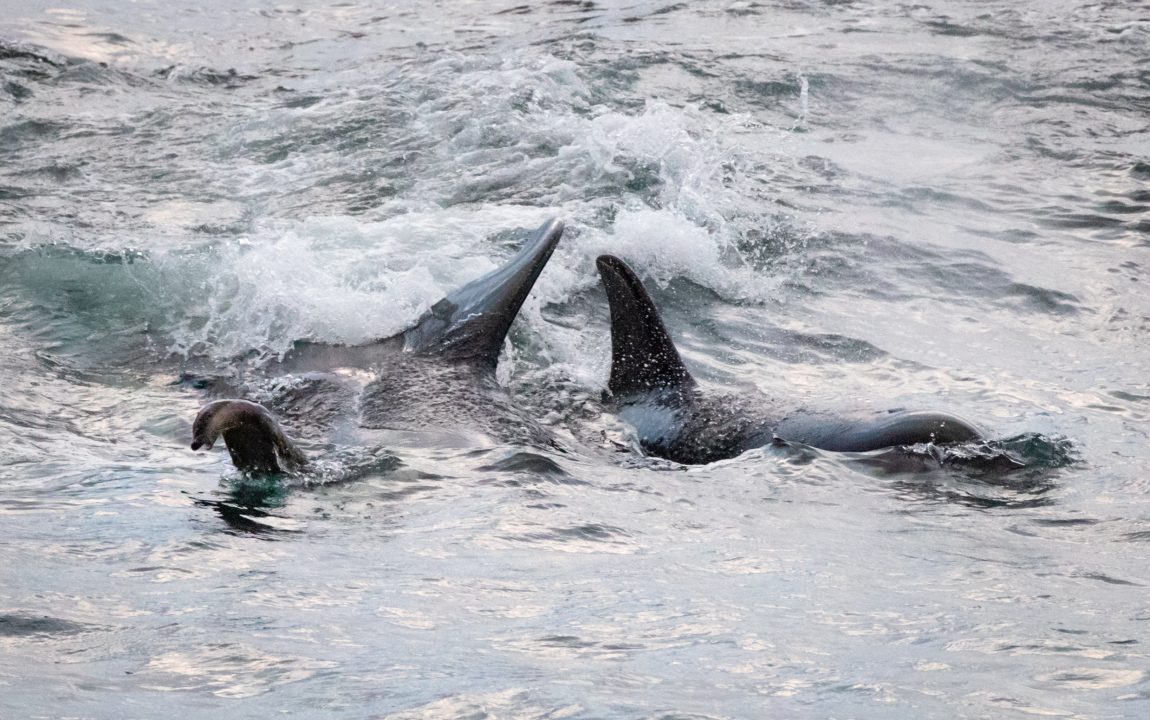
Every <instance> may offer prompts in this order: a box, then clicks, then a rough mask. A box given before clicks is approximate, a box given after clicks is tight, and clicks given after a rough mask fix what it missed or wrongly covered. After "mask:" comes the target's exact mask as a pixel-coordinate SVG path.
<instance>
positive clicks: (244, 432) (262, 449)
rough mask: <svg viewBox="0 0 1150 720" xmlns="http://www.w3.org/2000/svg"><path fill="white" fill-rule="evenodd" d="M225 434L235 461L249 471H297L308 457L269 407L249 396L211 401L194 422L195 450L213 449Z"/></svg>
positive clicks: (303, 465)
mask: <svg viewBox="0 0 1150 720" xmlns="http://www.w3.org/2000/svg"><path fill="white" fill-rule="evenodd" d="M221 436H223V438H224V444H226V445H227V448H228V453H229V454H230V455H231V456H232V463H234V464H235V466H236V467H237V468H239V469H240V470H241V471H243V472H247V473H285V472H288V473H290V472H298V471H299V470H301V469H303V468H304V467H305V466H306V465H307V457H306V456H305V455H304V454H303V452H302V451H301V450H300V449H299V448H298V447H296V445H295V443H293V442H292V441H291V439H290V438H288V436H287V435H285V434H284V431H283V430H282V429H280V426H279V423H278V422H276V419H275V417H273V416H272V414H271V413H270V412H268V410H267V408H265V407H264V406H262V405H259V404H257V403H254V402H249V401H247V400H216V401H215V402H211V403H208V404H207V405H205V406H204V407H203V408H201V409H200V412H199V413H198V414H197V415H196V419H195V421H194V422H193V423H192V450H199V449H200V448H201V447H202V448H206V449H208V450H211V449H212V446H213V445H214V444H215V442H216V440H217V439H218V438H220V437H221Z"/></svg>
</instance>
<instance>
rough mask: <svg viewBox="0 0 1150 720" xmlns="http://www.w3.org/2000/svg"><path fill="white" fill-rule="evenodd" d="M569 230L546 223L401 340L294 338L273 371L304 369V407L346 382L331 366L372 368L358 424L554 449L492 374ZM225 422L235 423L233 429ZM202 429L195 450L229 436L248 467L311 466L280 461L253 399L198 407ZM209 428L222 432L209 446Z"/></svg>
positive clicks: (280, 439)
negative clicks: (511, 331) (357, 341)
mask: <svg viewBox="0 0 1150 720" xmlns="http://www.w3.org/2000/svg"><path fill="white" fill-rule="evenodd" d="M562 234H563V224H562V223H561V222H559V221H558V220H550V221H548V222H546V223H544V224H543V225H542V226H541V227H540V228H539V229H538V230H537V231H536V233H535V235H534V236H533V237H532V238H531V239H530V240H529V241H528V242H527V243H526V244H525V245H524V247H523V248H522V249H521V250H520V251H519V253H518V254H516V256H515V257H514V258H512V259H511V260H510V261H509V262H508V263H507V264H505V265H503V266H502V267H500V268H498V269H496V270H494V271H492V272H490V273H488V274H487V275H484V276H483V277H481V278H479V279H477V280H474V281H472V282H470V283H468V284H467V285H465V286H463V287H462V288H460V289H459V290H456V291H455V292H453V293H451V294H449V295H448V296H447V297H445V298H444V299H442V300H440V301H439V302H438V303H436V304H435V305H433V306H432V307H431V309H430V310H428V311H427V312H426V313H425V314H424V315H423V316H422V317H420V319H419V320H418V321H417V322H416V323H415V324H414V325H413V326H412V327H410V328H408V329H407V330H405V331H404V332H402V333H399V334H398V335H395V336H392V337H389V338H384V339H382V340H379V341H376V342H372V343H367V344H364V345H354V346H347V345H332V344H325V343H313V342H304V341H301V342H297V343H296V344H295V346H294V347H293V348H292V349H291V350H290V351H289V352H288V353H287V354H286V355H285V356H284V357H283V359H281V360H279V361H277V362H275V363H272V364H271V365H269V366H268V368H266V369H267V370H268V371H270V372H276V373H283V374H299V373H302V374H303V375H302V377H305V378H308V379H309V381H308V383H307V392H306V393H304V396H305V399H306V400H307V401H311V400H313V399H314V398H315V397H316V395H317V394H318V393H320V392H323V387H324V386H325V385H326V386H329V387H328V389H341V388H344V387H345V386H346V381H345V380H344V379H343V378H342V377H341V376H340V375H336V374H332V372H331V371H333V370H334V369H338V368H348V369H353V370H356V371H361V372H362V371H366V372H369V373H370V374H371V377H372V379H371V380H370V381H369V382H367V384H366V385H364V386H363V387H362V390H360V391H359V392H357V393H356V396H355V397H356V399H355V403H354V404H355V407H354V408H349V410H354V411H355V414H356V421H355V422H356V425H357V426H358V427H360V428H365V429H369V430H371V429H396V430H412V431H419V432H443V433H452V434H456V435H484V436H488V437H494V438H496V439H498V440H500V441H503V442H511V443H523V444H549V443H550V436H549V435H548V433H546V431H544V430H543V429H542V428H541V427H540V426H539V425H538V424H537V423H536V422H535V421H534V419H533V418H531V417H530V415H529V414H528V413H526V412H524V411H523V410H522V409H520V408H519V407H517V406H516V405H515V404H514V403H513V402H511V399H510V397H508V395H507V393H506V391H504V390H503V388H502V387H501V386H500V385H499V384H498V383H497V382H496V380H495V369H496V364H497V362H498V359H499V353H500V350H501V349H502V347H503V343H504V340H505V338H506V336H507V332H508V330H509V329H510V328H511V323H512V322H513V321H514V319H515V316H516V315H517V314H518V312H519V308H520V307H521V306H522V305H523V302H524V301H525V300H526V299H527V295H528V294H529V293H530V292H531V288H532V287H533V286H534V284H535V280H536V279H537V278H538V277H539V273H540V272H542V270H543V267H544V266H545V265H546V264H547V261H548V259H550V257H551V254H552V253H553V252H554V250H555V247H556V245H557V244H558V242H559V239H560V238H561V237H562ZM331 394H332V395H334V396H342V395H346V393H338V392H335V393H331ZM294 399H296V400H297V401H298V398H294ZM228 403H232V405H229V404H228ZM248 406H253V407H254V408H258V409H259V410H260V411H262V412H258V411H256V410H253V409H252V408H251V407H248ZM288 412H289V414H292V415H294V416H297V420H298V421H299V422H300V424H302V425H306V424H307V422H308V420H309V418H308V417H307V412H306V410H305V411H303V412H298V411H296V410H295V409H294V408H288ZM201 418H204V419H203V420H202V421H201ZM213 418H221V419H220V420H214V421H213ZM223 419H226V420H227V421H228V422H227V423H226V431H225V429H224V428H225V424H224V423H223ZM195 427H196V428H200V429H202V430H203V431H204V432H203V434H202V435H201V434H196V436H195V441H194V442H193V444H192V449H193V450H195V449H197V448H199V447H201V446H203V447H209V448H210V447H211V441H214V440H215V438H216V437H218V436H220V435H222V436H223V438H224V442H225V443H226V444H227V446H228V450H229V452H230V453H231V456H232V460H233V462H234V463H235V465H236V467H237V468H239V469H240V470H242V471H246V472H292V471H296V470H299V469H301V468H304V467H305V466H306V459H303V454H302V453H299V451H298V449H296V452H297V453H298V454H299V458H300V459H302V460H303V461H302V462H295V461H293V462H291V463H288V462H284V461H283V459H282V458H283V457H284V456H283V451H282V448H283V447H288V446H290V447H291V448H295V446H294V444H293V443H292V442H291V440H290V439H288V438H287V436H286V435H284V434H283V432H282V430H280V429H279V426H278V424H277V423H276V422H275V419H274V418H273V417H272V416H271V414H270V413H269V412H268V411H267V410H266V409H264V408H263V407H261V406H260V405H257V404H255V403H251V402H248V401H243V400H225V401H217V402H216V403H211V404H209V405H208V406H206V407H205V408H204V409H203V410H201V411H200V414H199V415H198V416H197V419H196V426H195ZM210 430H217V431H216V432H215V434H214V435H211V438H210V440H208V437H209V435H210V432H209V431H210ZM275 460H279V462H275Z"/></svg>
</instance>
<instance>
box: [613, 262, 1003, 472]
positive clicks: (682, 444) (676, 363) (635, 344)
mask: <svg viewBox="0 0 1150 720" xmlns="http://www.w3.org/2000/svg"><path fill="white" fill-rule="evenodd" d="M596 265H597V267H598V269H599V275H600V277H601V278H602V280H603V285H604V287H605V288H606V290H607V300H608V302H609V304H610V306H611V379H610V381H609V382H608V389H609V390H610V394H611V397H612V403H613V405H614V407H615V409H616V411H617V413H618V415H619V416H620V417H621V418H622V419H623V420H625V421H627V422H629V423H630V424H631V425H633V426H634V428H635V430H636V431H637V433H638V435H639V440H640V443H641V445H642V447H643V449H644V450H645V451H646V452H648V453H650V454H652V455H656V456H659V457H663V458H667V459H669V460H674V461H676V462H681V463H685V464H698V463H708V462H714V461H716V460H722V459H724V458H729V457H734V456H736V455H739V454H741V453H743V452H746V451H747V450H751V449H753V448H756V447H762V446H764V445H767V444H769V443H770V442H772V441H773V440H774V439H775V438H780V439H783V440H788V441H793V442H800V443H803V444H805V445H810V446H812V447H816V448H819V449H823V450H833V451H845V452H866V451H870V450H879V449H882V448H889V447H897V446H903V445H914V444H917V443H928V442H930V443H936V444H944V443H959V442H967V441H971V440H978V439H981V438H982V434H981V433H980V432H979V431H978V430H977V429H976V428H975V427H974V426H973V425H971V424H970V423H969V422H967V421H965V420H962V419H960V418H957V417H955V416H953V415H947V414H945V413H938V412H905V411H892V412H886V413H877V414H874V415H872V416H869V417H860V418H840V417H835V416H831V415H824V414H817V413H814V414H810V413H803V414H796V415H792V416H784V417H782V418H775V419H770V418H768V417H766V413H765V412H764V411H763V408H762V405H761V404H756V403H754V401H750V400H748V399H746V398H744V397H741V396H739V397H735V396H714V395H705V394H703V393H702V392H701V391H700V390H699V388H698V385H697V384H696V382H695V380H694V378H692V377H691V374H690V372H688V370H687V368H686V366H685V365H684V364H683V361H682V359H681V358H680V357H679V352H678V351H677V350H676V349H675V345H674V343H673V342H672V341H671V337H670V335H668V334H667V330H666V328H665V327H664V326H663V322H662V320H661V319H660V318H659V312H658V310H656V309H655V305H654V303H653V302H652V301H651V298H650V296H649V295H648V294H647V291H646V290H645V289H644V288H643V284H642V283H641V282H640V280H639V278H638V277H637V276H636V275H635V273H634V272H633V271H632V270H631V268H630V267H628V266H627V264H626V263H624V262H623V261H622V260H620V259H619V258H617V257H614V256H612V255H603V256H600V257H599V258H598V259H597V260H596Z"/></svg>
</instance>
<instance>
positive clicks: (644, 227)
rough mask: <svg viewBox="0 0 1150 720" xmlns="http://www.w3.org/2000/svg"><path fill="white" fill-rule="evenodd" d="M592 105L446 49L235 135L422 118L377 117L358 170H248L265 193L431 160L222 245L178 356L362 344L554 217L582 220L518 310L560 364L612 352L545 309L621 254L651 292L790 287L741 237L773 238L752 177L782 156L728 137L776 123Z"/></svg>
mask: <svg viewBox="0 0 1150 720" xmlns="http://www.w3.org/2000/svg"><path fill="white" fill-rule="evenodd" d="M417 80H418V81H419V83H418V87H417V83H416V81H417ZM591 95H592V92H591V90H589V89H588V86H587V85H586V84H585V83H584V82H583V80H582V79H581V78H580V77H579V74H578V72H577V67H576V66H575V65H574V64H573V63H570V62H568V61H564V60H558V59H555V58H550V57H549V58H544V59H539V58H533V59H526V60H525V59H522V58H510V59H501V60H498V59H492V58H486V59H475V58H460V57H448V58H441V59H438V60H435V61H432V62H430V63H427V62H422V63H419V62H416V63H412V64H410V65H408V66H405V67H401V68H398V69H397V74H396V76H395V77H394V78H389V79H387V80H385V81H383V82H382V84H381V85H380V86H379V87H377V88H376V89H374V90H372V91H365V92H360V93H356V94H354V95H353V96H348V97H344V98H330V99H329V100H328V101H326V102H325V103H321V104H320V105H317V106H315V107H313V108H304V109H301V110H298V111H286V110H284V111H279V112H277V113H275V114H273V115H272V116H271V117H270V119H269V117H267V116H265V117H264V119H263V120H262V121H261V123H259V124H258V125H257V124H247V125H241V126H238V127H237V129H236V132H235V133H233V135H232V136H231V137H229V138H228V139H227V141H226V144H227V145H228V146H229V148H230V149H231V150H232V151H235V150H237V148H239V147H240V146H242V145H244V144H245V143H247V142H261V141H263V140H266V139H267V137H268V134H269V133H271V134H272V135H273V136H274V135H276V134H286V135H288V136H290V135H292V134H294V133H296V132H304V131H305V130H307V129H308V128H314V127H315V126H322V125H323V124H324V123H325V117H326V116H327V115H328V114H343V115H344V116H346V115H347V114H348V113H350V112H353V111H352V110H351V109H349V107H348V104H349V103H350V104H355V105H357V106H362V107H357V108H356V109H355V111H354V112H356V113H359V114H370V113H371V112H372V108H373V107H378V108H386V107H395V106H405V107H415V108H416V110H415V111H414V112H412V113H411V118H412V120H411V124H410V125H409V126H406V127H399V128H396V127H391V126H389V125H381V126H380V127H379V129H378V131H379V133H381V135H380V136H379V138H378V140H377V142H373V143H371V144H370V145H368V146H365V147H363V148H360V149H358V150H356V151H355V153H356V155H355V156H354V157H352V158H347V157H342V158H337V157H334V156H332V157H327V156H325V155H324V154H319V153H310V154H309V155H308V162H309V163H310V165H306V164H305V165H306V166H305V165H300V163H299V162H298V161H295V160H292V159H290V158H289V159H286V160H284V161H282V162H279V163H274V164H271V165H260V166H258V167H256V166H250V165H249V166H246V167H239V168H237V169H236V171H235V172H236V173H237V176H238V177H242V178H245V182H244V184H248V183H255V184H256V186H253V187H249V188H248V189H249V191H252V192H255V191H258V190H260V189H263V188H264V186H266V185H267V184H269V183H274V184H280V185H284V186H288V187H291V186H293V185H295V184H296V183H298V182H299V180H300V175H301V174H309V173H315V172H321V171H323V168H319V167H316V164H317V163H319V164H320V165H326V164H327V163H333V162H339V163H344V164H351V165H355V166H361V167H362V166H366V165H370V164H372V163H384V162H386V161H388V160H392V159H394V158H393V157H392V156H394V155H396V154H400V155H403V156H404V157H407V155H404V154H406V153H413V154H412V157H413V158H417V160H413V162H419V163H423V164H425V165H427V166H428V167H421V171H420V172H419V179H418V180H417V182H416V183H415V184H414V185H413V186H411V187H409V188H407V190H406V191H405V192H403V193H401V194H399V195H397V196H395V197H391V198H388V199H386V200H383V201H382V202H381V204H380V205H379V207H377V208H376V209H375V210H373V211H371V212H370V213H368V214H367V215H364V216H360V217H357V218H352V217H346V216H332V217H313V218H309V219H305V220H296V221H292V220H276V221H267V222H264V223H262V224H260V225H258V229H257V230H256V232H254V233H252V234H251V235H249V236H247V237H245V238H243V239H242V240H240V241H239V242H236V241H231V242H225V243H223V244H221V245H219V246H217V247H216V248H215V250H214V257H213V262H214V266H213V267H211V268H204V273H205V277H203V279H202V281H201V287H202V291H203V292H202V298H201V299H200V302H198V303H197V304H196V310H195V311H194V312H190V313H188V314H187V316H186V317H185V318H183V319H182V320H181V321H180V322H179V323H178V324H177V327H175V328H174V329H173V330H172V337H173V343H172V344H173V349H174V350H176V351H178V352H182V353H192V352H206V353H207V354H210V355H212V356H215V357H228V356H233V355H236V354H239V353H244V352H247V351H249V350H251V349H253V348H256V349H260V350H263V351H265V352H269V353H272V354H276V353H281V352H283V351H284V350H286V349H287V347H289V346H290V343H291V342H292V341H294V340H296V339H300V338H308V339H312V340H320V341H326V342H340V343H359V342H366V341H370V340H372V339H376V338H380V337H385V336H388V335H391V334H394V333H396V332H399V331H401V330H403V329H404V328H405V327H407V326H408V325H410V323H411V322H413V321H414V320H415V319H416V318H417V317H418V316H419V314H420V313H421V312H423V311H424V310H425V309H426V308H427V307H428V306H430V305H431V304H432V303H434V302H435V301H436V300H438V299H439V298H441V297H443V296H444V295H445V294H446V293H448V292H450V291H451V290H453V289H455V288H457V287H459V286H461V285H462V284H464V283H465V282H467V281H469V280H471V279H474V278H475V277H478V276H480V275H481V274H483V273H484V272H487V271H488V270H490V269H492V268H494V267H496V266H497V265H498V264H500V263H502V262H503V261H505V260H506V259H507V258H508V257H510V250H512V249H511V248H508V249H504V248H499V249H494V248H490V247H484V240H485V239H486V238H489V237H492V236H496V235H497V234H501V233H506V232H507V231H508V230H513V229H515V228H521V229H523V230H524V231H525V233H526V231H527V230H528V229H529V228H532V227H534V226H535V225H537V224H539V223H540V222H542V221H543V220H544V219H546V218H547V217H549V216H558V217H560V218H562V219H564V220H565V221H566V222H567V224H568V228H569V229H568V232H567V237H566V238H565V239H564V241H563V242H562V243H561V245H560V247H559V250H558V251H557V252H556V255H555V257H554V258H553V259H552V261H551V263H550V264H549V266H548V267H547V269H546V270H545V271H544V273H543V275H542V276H541V278H540V280H539V282H538V284H537V286H536V288H535V291H534V292H533V293H532V296H531V298H529V300H528V301H527V303H526V305H525V306H524V308H523V311H522V313H521V314H522V316H523V317H524V321H523V322H525V323H526V324H527V326H528V327H530V328H531V330H532V332H533V333H535V334H536V336H537V337H538V338H539V339H540V341H541V342H540V344H541V345H542V346H543V347H544V348H545V351H547V350H553V351H554V352H550V353H549V354H550V355H551V356H552V357H551V359H553V360H561V359H563V358H566V357H571V358H574V357H577V356H579V355H580V354H582V353H584V352H585V351H586V349H587V347H588V346H589V345H591V344H594V343H595V342H598V339H594V340H593V341H592V340H589V339H587V338H571V337H569V336H570V335H571V333H570V332H569V331H567V330H564V329H556V328H554V327H553V326H549V324H548V323H547V322H546V321H545V320H544V319H543V315H542V308H543V307H544V306H546V305H549V304H562V303H564V302H567V301H568V300H570V299H572V298H573V297H574V296H576V295H578V294H580V293H584V292H589V291H591V290H592V289H593V288H594V287H595V286H596V285H597V284H598V275H597V273H596V271H595V266H594V259H595V257H596V256H597V255H599V254H602V253H612V254H616V255H619V256H620V257H622V258H624V259H625V260H627V261H628V262H630V263H631V264H632V265H633V266H634V268H635V269H636V271H637V272H639V274H640V275H641V276H642V277H643V278H644V280H645V281H653V282H655V283H658V284H665V283H667V282H669V281H671V280H672V279H674V278H687V279H690V280H691V281H692V282H695V283H697V284H699V285H701V286H704V287H707V288H710V289H711V290H713V291H715V292H717V293H719V294H720V295H722V296H724V297H726V298H728V299H731V300H735V301H739V302H752V303H754V302H761V301H763V300H766V299H768V298H770V297H771V296H772V295H773V293H774V291H775V288H776V287H777V284H778V281H779V279H778V278H774V277H771V276H769V275H766V274H764V273H763V272H762V271H760V270H757V269H755V268H754V267H753V266H752V264H751V263H749V262H748V261H747V260H746V259H745V258H744V257H743V256H742V251H741V250H740V247H739V239H740V237H742V236H743V235H745V233H747V232H748V231H750V230H754V231H756V232H762V233H767V234H769V233H770V232H772V231H773V230H772V229H771V228H764V227H762V225H763V223H764V220H763V217H764V214H763V212H762V207H761V204H762V197H761V192H762V190H761V184H760V183H759V182H758V179H757V178H756V177H755V176H754V173H755V168H761V167H763V166H764V165H767V164H769V163H770V162H771V161H772V159H771V158H764V157H762V154H763V153H761V152H760V153H759V156H754V157H752V156H749V155H748V154H747V153H746V151H743V150H738V149H737V148H736V144H735V143H734V142H732V140H731V138H732V137H733V136H736V135H738V133H739V132H743V131H747V128H748V127H750V128H751V130H750V131H751V132H760V133H761V132H762V128H761V127H760V128H757V129H756V128H755V125H756V124H755V123H754V121H753V120H752V119H750V118H749V117H745V116H739V115H716V114H715V113H712V112H709V111H707V110H704V109H699V108H695V107H690V106H687V107H674V106H671V105H669V104H667V103H663V102H659V101H649V102H647V104H646V105H645V106H644V107H643V108H642V109H641V110H639V111H634V110H618V109H610V108H609V107H608V106H606V105H604V104H603V103H601V102H598V101H596V100H594V99H593V98H591V97H590V96H591ZM269 122H271V123H272V125H274V126H276V127H269V126H268V123H269ZM760 147H761V145H760ZM767 152H771V151H767ZM484 197H488V198H490V199H489V200H486V201H484V200H483V199H482V198H484ZM181 261H186V258H184V259H181V260H176V262H181Z"/></svg>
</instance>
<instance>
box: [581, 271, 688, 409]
mask: <svg viewBox="0 0 1150 720" xmlns="http://www.w3.org/2000/svg"><path fill="white" fill-rule="evenodd" d="M595 265H596V266H597V267H598V268H599V277H601V278H602V279H603V286H604V287H605V288H606V289H607V302H608V303H609V304H610V305H611V380H610V382H609V383H608V384H607V387H608V389H610V390H611V393H612V394H614V395H617V396H618V395H629V394H634V393H640V392H648V391H651V390H658V389H663V388H685V387H691V386H693V385H694V384H695V381H694V379H693V378H692V377H691V373H689V372H687V368H686V366H685V365H683V360H682V358H680V357H679V351H678V350H676V349H675V343H673V342H672V341H671V336H670V335H668V334H667V329H666V328H665V327H663V321H662V320H660V319H659V311H658V310H656V309H655V304H654V303H653V302H651V296H650V295H648V294H647V291H646V290H645V289H644V288H643V283H641V282H640V281H639V278H638V277H637V276H636V275H635V273H634V271H633V270H631V268H629V267H627V263H625V262H623V261H622V260H620V259H619V258H617V257H615V256H613V255H600V256H599V258H598V259H597V260H596V261H595Z"/></svg>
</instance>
